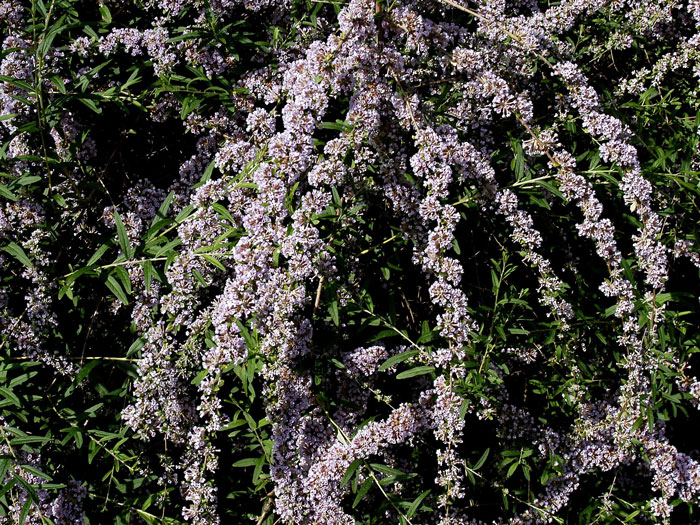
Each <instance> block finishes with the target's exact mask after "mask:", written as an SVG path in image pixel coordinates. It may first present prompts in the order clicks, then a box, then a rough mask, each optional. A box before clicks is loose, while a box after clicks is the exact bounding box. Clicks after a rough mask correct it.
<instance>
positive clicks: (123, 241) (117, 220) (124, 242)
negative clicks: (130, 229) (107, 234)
mask: <svg viewBox="0 0 700 525" xmlns="http://www.w3.org/2000/svg"><path fill="white" fill-rule="evenodd" d="M114 224H115V225H116V226H117V237H118V238H119V247H120V248H121V249H122V252H123V253H124V255H125V256H126V258H127V259H129V258H130V257H131V247H130V246H129V236H128V235H127V234H126V228H124V223H123V222H122V218H121V216H120V215H119V213H118V212H116V211H115V212H114Z"/></svg>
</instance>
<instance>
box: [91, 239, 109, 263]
mask: <svg viewBox="0 0 700 525" xmlns="http://www.w3.org/2000/svg"><path fill="white" fill-rule="evenodd" d="M109 249H110V245H109V244H103V245H102V246H100V247H99V248H98V249H97V251H96V252H95V253H94V254H93V255H92V257H90V259H89V260H88V262H87V265H86V266H92V265H93V264H95V263H96V262H97V261H99V260H100V257H102V256H103V255H104V254H105V252H106V251H107V250H109Z"/></svg>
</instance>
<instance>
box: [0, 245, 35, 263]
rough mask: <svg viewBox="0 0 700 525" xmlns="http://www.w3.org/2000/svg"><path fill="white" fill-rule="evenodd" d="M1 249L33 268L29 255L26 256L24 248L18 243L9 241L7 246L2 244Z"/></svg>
mask: <svg viewBox="0 0 700 525" xmlns="http://www.w3.org/2000/svg"><path fill="white" fill-rule="evenodd" d="M2 249H3V250H4V251H6V252H7V253H9V254H10V255H12V256H13V257H14V258H15V259H17V260H18V261H19V262H21V263H22V264H23V265H25V266H27V267H28V268H34V265H32V262H31V261H30V260H29V257H27V254H26V253H24V250H23V249H22V247H21V246H19V245H18V244H16V243H14V242H10V244H8V245H7V246H3V248H2Z"/></svg>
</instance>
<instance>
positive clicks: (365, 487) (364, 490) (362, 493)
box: [352, 478, 372, 509]
mask: <svg viewBox="0 0 700 525" xmlns="http://www.w3.org/2000/svg"><path fill="white" fill-rule="evenodd" d="M371 486H372V478H368V479H366V480H365V482H364V483H363V484H362V486H361V487H360V490H358V491H357V496H355V501H353V503H352V508H353V509H354V508H355V507H357V506H358V505H359V504H360V501H362V498H364V497H365V494H367V492H369V489H370V487H371Z"/></svg>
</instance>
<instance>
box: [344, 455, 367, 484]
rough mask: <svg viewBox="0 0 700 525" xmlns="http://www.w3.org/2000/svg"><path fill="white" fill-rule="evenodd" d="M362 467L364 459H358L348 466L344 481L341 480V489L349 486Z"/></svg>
mask: <svg viewBox="0 0 700 525" xmlns="http://www.w3.org/2000/svg"><path fill="white" fill-rule="evenodd" d="M360 465H362V459H356V460H355V461H353V462H352V463H350V466H348V469H347V470H346V471H345V474H344V475H343V479H342V480H340V487H341V488H342V487H344V486H345V485H347V484H348V482H349V481H350V478H352V475H353V474H354V473H355V471H356V470H357V469H358V468H359V467H360Z"/></svg>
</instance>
